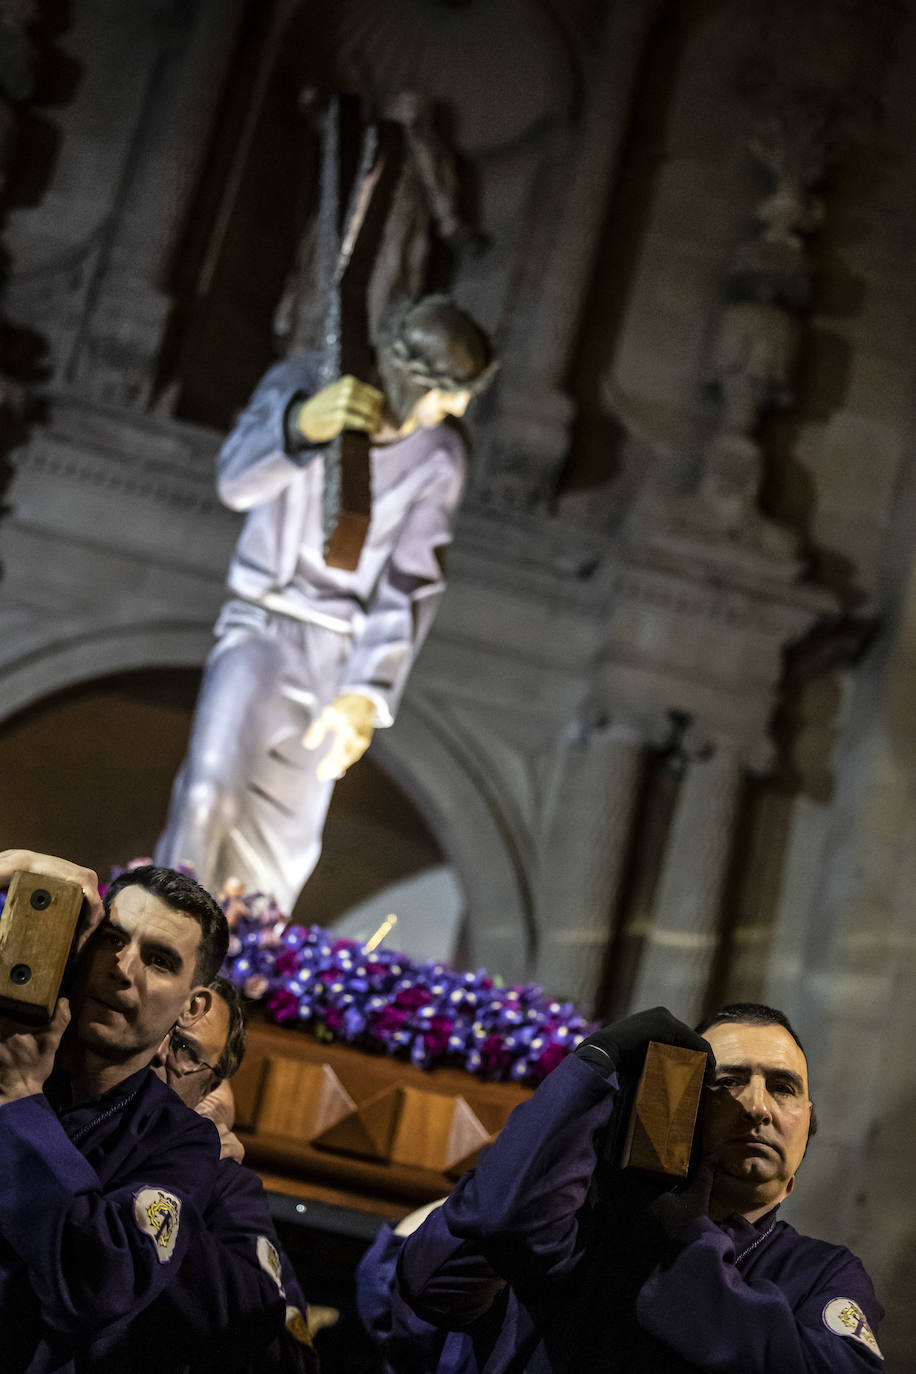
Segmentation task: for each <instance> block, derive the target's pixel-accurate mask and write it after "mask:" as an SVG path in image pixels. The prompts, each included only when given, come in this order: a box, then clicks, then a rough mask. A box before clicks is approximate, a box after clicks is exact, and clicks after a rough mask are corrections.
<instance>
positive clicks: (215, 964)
mask: <svg viewBox="0 0 916 1374" xmlns="http://www.w3.org/2000/svg"><path fill="white" fill-rule="evenodd" d="M125 887H142V888H143V890H144V891H145V892H149V893H151V894H152V895H153V896H154V897H158V898H159V900H160V902H164V903H165V905H166V906H169V907H171V908H172V910H173V911H180V912H181V913H182V915H184V916H190V917H191V919H192V920H194V921H196V922H197V924H198V925H199V926H200V946H199V948H198V950H197V964H196V965H195V969H194V977H195V978H196V980H197V982H198V983H204V984H209V983H211V982H212V981H213V979H214V978H215V977H216V975H217V973H218V972H219V970H220V969H221V967H222V964H223V960H224V959H225V957H226V951H227V950H228V948H229V926H228V924H227V922H226V917H225V915H224V914H223V909H222V907H221V906H220V904H219V902H217V900H216V898H215V897H211V895H210V893H209V892H208V891H207V890H206V888H204V887H201V885H200V883H198V882H195V880H194V879H193V878H189V877H188V876H187V875H186V874H184V873H176V872H175V870H174V869H173V868H160V867H158V866H157V865H156V864H143V865H142V867H140V868H129V869H127V871H126V872H124V873H121V874H120V875H119V876H118V877H117V878H115V880H114V882H113V883H112V884H111V886H110V887H109V889H108V891H107V892H106V893H105V898H104V902H105V915H106V916H107V915H108V912H109V911H110V909H111V904H112V902H113V901H114V899H115V897H117V895H118V893H119V892H123V891H124V889H125Z"/></svg>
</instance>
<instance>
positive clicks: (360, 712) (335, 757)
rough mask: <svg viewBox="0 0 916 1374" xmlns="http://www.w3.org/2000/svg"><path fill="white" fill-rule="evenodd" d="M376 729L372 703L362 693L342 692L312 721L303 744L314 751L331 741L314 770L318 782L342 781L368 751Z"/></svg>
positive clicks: (373, 704)
mask: <svg viewBox="0 0 916 1374" xmlns="http://www.w3.org/2000/svg"><path fill="white" fill-rule="evenodd" d="M374 729H375V703H374V702H373V701H371V700H370V698H369V697H365V696H363V694H362V692H344V693H343V695H342V696H339V697H335V698H334V700H333V701H332V702H331V704H330V706H325V708H324V710H323V711H322V712H321V714H320V715H319V716H317V717H316V718H315V720H313V721H312V723H311V725H310V726H309V728H308V730H307V731H306V733H305V735H304V737H303V740H302V743H303V744H304V745H305V747H306V749H317V748H318V747H319V746H320V745H321V744H323V743H324V741H325V739H327V738H328V737H330V740H331V745H330V748H329V749H328V751H327V753H326V754H325V755H324V756H323V758H322V759H320V761H319V763H318V767H317V768H316V769H315V776H316V777H317V778H318V780H319V782H330V781H331V780H332V779H337V778H342V777H343V775H344V773H346V771H347V769H348V768H349V767H350V765H351V764H354V763H356V761H357V759H361V758H362V756H363V754H365V752H366V750H367V749H368V748H369V745H370V743H371V740H372V732H373V730H374Z"/></svg>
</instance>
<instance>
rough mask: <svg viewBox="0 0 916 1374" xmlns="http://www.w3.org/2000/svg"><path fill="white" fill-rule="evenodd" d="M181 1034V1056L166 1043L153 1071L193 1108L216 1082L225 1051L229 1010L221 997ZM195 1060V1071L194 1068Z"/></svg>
mask: <svg viewBox="0 0 916 1374" xmlns="http://www.w3.org/2000/svg"><path fill="white" fill-rule="evenodd" d="M178 1033H179V1034H180V1036H181V1038H182V1040H183V1041H184V1042H185V1048H184V1050H183V1052H182V1053H181V1055H180V1056H179V1055H177V1054H176V1052H175V1048H174V1047H172V1046H170V1045H169V1043H168V1040H165V1041H164V1042H163V1044H162V1045H161V1046H160V1048H159V1052H158V1053H157V1055H156V1058H155V1059H154V1060H153V1068H154V1069H155V1071H156V1073H157V1074H158V1075H159V1077H160V1078H161V1079H162V1081H163V1083H168V1085H169V1087H170V1088H173V1089H174V1090H175V1092H176V1093H177V1094H178V1096H179V1097H180V1098H181V1100H182V1102H184V1104H185V1105H186V1106H188V1107H191V1108H194V1107H196V1106H197V1104H198V1103H199V1102H201V1101H202V1100H203V1098H205V1097H206V1095H207V1093H208V1092H209V1091H210V1089H211V1088H213V1087H214V1086H215V1083H216V1081H217V1080H216V1078H215V1076H214V1073H213V1067H215V1065H217V1064H218V1063H219V1061H220V1058H221V1056H222V1053H223V1050H224V1049H225V1048H226V1039H227V1037H228V1035H229V1008H228V1007H227V1006H226V1003H225V1002H224V1001H223V999H222V998H221V997H218V996H214V998H213V1001H212V1002H211V1004H210V1007H209V1009H208V1010H207V1011H205V1012H204V1014H203V1016H199V1017H198V1018H197V1020H196V1021H195V1022H194V1024H193V1025H192V1026H189V1027H187V1028H184V1027H182V1028H181V1030H180V1031H179V1032H178ZM195 1059H196V1061H197V1063H196V1067H191V1062H192V1060H195Z"/></svg>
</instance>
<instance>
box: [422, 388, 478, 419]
mask: <svg viewBox="0 0 916 1374" xmlns="http://www.w3.org/2000/svg"><path fill="white" fill-rule="evenodd" d="M470 403H471V393H470V391H442V390H441V389H440V388H439V387H433V388H432V390H431V391H427V393H426V395H425V396H421V397H420V399H419V401H417V402H415V404H414V406H413V408H412V410H411V412H410V415H409V416H408V417H407V421H406V424H409V425H410V427H411V429H415V428H416V427H417V426H419V427H420V428H421V429H435V427H436V425H439V424H441V423H442V421H443V420H444V419H445V417H446V415H454V416H455V417H456V418H457V419H460V418H461V416H462V415H463V414H464V412H465V411H466V410H467V408H468V406H469V405H470ZM411 421H412V422H413V423H411Z"/></svg>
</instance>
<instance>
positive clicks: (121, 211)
mask: <svg viewBox="0 0 916 1374" xmlns="http://www.w3.org/2000/svg"><path fill="white" fill-rule="evenodd" d="M242 8H243V0H197V3H194V4H191V3H188V0H168V3H166V4H160V5H159V6H158V7H157V9H156V11H154V12H153V13H154V16H155V17H154V19H153V20H152V21H151V23H150V25H149V31H148V33H149V41H150V42H151V43H154V44H156V45H157V47H156V52H155V56H154V58H153V60H152V63H151V67H150V72H149V76H148V82H147V89H146V95H145V99H144V104H143V108H142V111H141V114H140V118H139V120H138V124H137V128H136V131H135V133H134V136H133V146H132V147H131V150H130V155H129V158H128V161H127V165H126V167H125V170H124V174H123V177H122V181H121V186H120V190H119V194H118V199H117V202H116V204H115V206H114V209H113V213H112V217H111V228H110V232H109V235H108V239H107V242H106V244H105V245H104V247H103V250H102V252H101V254H100V257H99V261H98V265H97V268H96V281H95V283H94V284H93V287H92V289H91V292H90V302H91V303H90V307H89V310H88V311H87V314H86V317H85V319H84V322H83V326H82V329H81V331H80V334H79V337H78V339H77V343H76V346H75V348H74V351H73V354H72V356H71V362H70V379H71V380H74V381H77V382H83V383H87V384H88V386H89V388H90V390H91V391H92V392H93V393H94V394H95V395H96V396H98V397H99V399H101V400H104V401H107V402H114V403H115V404H123V405H131V406H133V405H140V406H142V405H144V404H145V403H146V402H147V400H148V398H149V394H150V389H151V386H152V382H153V372H154V369H155V362H156V358H157V355H158V352H159V348H160V346H161V342H162V335H163V332H164V329H165V324H166V320H167V317H168V314H169V311H170V309H171V303H172V302H171V297H170V295H169V292H168V288H169V285H170V282H169V273H170V269H171V262H172V255H173V253H174V251H175V248H176V243H177V239H178V237H179V235H180V234H181V232H182V231H183V228H184V225H185V221H186V216H187V213H188V208H189V205H190V202H191V198H192V196H193V194H194V192H195V190H196V187H197V185H198V181H199V178H200V172H201V167H202V165H203V160H204V157H205V154H206V149H207V143H208V139H209V134H210V129H211V126H212V122H213V118H214V115H215V111H216V107H217V104H218V101H219V98H220V96H221V94H222V91H223V83H224V79H225V73H226V69H227V67H228V64H229V61H230V59H231V55H232V51H233V45H234V42H235V35H236V29H237V26H238V22H239V19H240V17H241V12H242Z"/></svg>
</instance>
